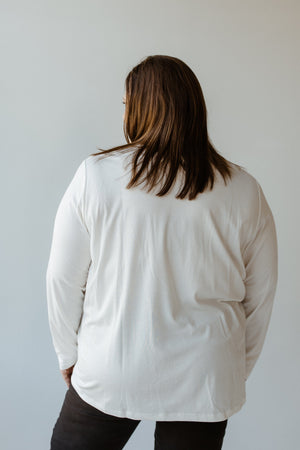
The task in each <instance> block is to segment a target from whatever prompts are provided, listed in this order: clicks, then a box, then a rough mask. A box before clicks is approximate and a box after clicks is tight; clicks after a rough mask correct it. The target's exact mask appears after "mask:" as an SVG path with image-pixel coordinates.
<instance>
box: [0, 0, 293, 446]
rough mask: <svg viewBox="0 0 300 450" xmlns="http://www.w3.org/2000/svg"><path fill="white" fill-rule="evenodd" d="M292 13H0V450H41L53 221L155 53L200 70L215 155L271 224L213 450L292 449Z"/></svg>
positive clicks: (188, 3) (142, 442) (101, 5)
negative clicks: (252, 338) (247, 372)
mask: <svg viewBox="0 0 300 450" xmlns="http://www.w3.org/2000/svg"><path fill="white" fill-rule="evenodd" d="M299 9H300V8H299V2H297V1H296V0H295V1H293V0H280V1H279V0H273V1H271V0H264V1H263V2H262V1H258V0H251V1H250V0H245V1H240V0H227V1H216V0H204V1H193V0H185V1H178V0H177V1H175V0H173V1H171V0H163V1H161V0H160V1H158V0H152V1H151V2H144V1H141V0H129V1H128V0H127V1H124V0H110V1H109V2H108V1H95V0H86V1H78V0H59V1H58V0H52V1H50V0H45V1H43V2H41V1H37V0H27V1H26V2H24V1H20V0H14V1H7V2H4V1H1V23H0V29H1V63H2V68H1V72H0V73H1V84H0V89H1V92H0V95H1V155H2V156H1V159H2V165H1V167H2V169H1V171H2V176H1V184H2V186H1V198H2V199H1V209H2V223H1V226H2V232H1V274H2V288H1V290H2V298H1V317H2V320H1V331H0V332H1V336H0V342H1V372H0V374H1V375H0V376H1V399H0V404H1V412H0V415H1V416H0V427H1V430H0V440H1V442H0V447H1V449H3V450H19V449H20V448H22V449H30V450H41V449H45V450H47V449H48V448H49V440H50V436H51V433H52V428H53V426H54V422H55V421H56V419H57V416H58V413H59V409H60V407H61V404H62V400H63V397H64V394H65V391H66V384H65V382H64V381H63V379H62V376H61V374H60V372H59V369H58V365H57V360H56V355H55V353H54V349H53V347H52V342H51V338H50V333H49V328H48V322H47V311H46V295H45V270H46V265H47V261H48V256H49V250H50V239H51V234H52V227H53V221H54V215H55V212H56V208H57V206H58V202H59V200H60V198H61V196H62V194H63V192H64V190H65V188H66V186H67V184H68V183H69V181H70V180H71V177H72V176H73V174H74V171H75V169H76V168H77V166H78V164H79V162H80V161H81V160H82V159H83V158H85V157H86V156H88V154H90V153H92V152H95V151H96V150H97V147H98V146H99V147H103V148H107V147H109V146H113V145H118V144H121V143H125V139H124V136H123V131H122V114H123V108H124V107H123V105H122V96H123V93H124V80H125V76H126V75H127V73H128V71H129V70H130V69H131V68H132V67H133V65H135V64H137V63H138V62H139V61H140V60H141V59H142V58H144V57H145V56H147V55H150V54H157V53H160V54H169V55H172V56H177V57H179V58H181V59H183V60H184V61H185V62H186V63H187V64H189V65H190V67H191V68H192V69H193V70H194V72H195V73H196V75H197V76H198V78H199V81H200V83H201V85H202V88H203V91H204V95H205V99H206V102H207V108H208V127H209V133H210V136H211V138H212V141H213V143H214V144H215V146H216V147H217V148H218V149H219V151H221V153H222V154H224V155H225V156H226V157H228V158H229V159H231V160H233V161H234V162H237V163H239V164H242V165H243V166H245V167H246V168H247V169H248V170H249V171H250V172H251V173H252V174H253V175H254V176H255V177H256V178H257V180H258V181H259V182H260V183H261V185H262V187H263V189H264V192H265V194H266V197H267V199H268V201H269V204H270V206H271V208H272V211H273V213H274V218H275V221H276V225H277V231H278V240H279V282H278V289H277V294H276V298H275V305H274V310H273V316H272V319H271V324H270V328H269V332H268V334H267V338H266V342H265V346H264V349H263V352H262V355H261V357H260V358H259V361H258V363H257V365H256V367H255V369H254V371H253V373H252V374H251V376H250V377H249V379H248V381H247V402H246V404H245V405H244V406H243V409H242V410H241V411H240V412H238V413H237V414H235V415H234V416H232V417H231V418H230V419H229V423H228V428H227V433H226V437H225V440H224V446H223V448H224V450H240V449H241V448H243V450H253V449H255V450H285V449H295V448H296V447H297V444H298V439H297V431H298V430H297V426H298V423H297V422H296V421H297V418H298V417H299V402H300V398H299V392H300V391H299V370H300V363H299V337H300V336H299V314H300V302H299V292H300V283H299V279H300V277H299V274H298V273H297V268H299V258H298V255H299V251H300V248H299V237H298V228H299V162H300V161H299V129H298V130H296V125H299V103H300V99H299V84H298V82H299V58H297V56H298V55H297V50H299V44H298V43H299V37H300V36H299V34H300V33H299V27H298V29H297V22H299V12H300V11H299ZM297 44H298V45H297ZM297 191H298V195H297ZM153 432H154V422H151V421H142V422H141V423H140V425H139V427H138V428H137V430H136V431H135V433H134V435H133V436H132V437H131V439H130V441H129V442H128V444H127V446H126V449H127V450H129V449H131V450H141V449H142V450H150V449H152V448H153Z"/></svg>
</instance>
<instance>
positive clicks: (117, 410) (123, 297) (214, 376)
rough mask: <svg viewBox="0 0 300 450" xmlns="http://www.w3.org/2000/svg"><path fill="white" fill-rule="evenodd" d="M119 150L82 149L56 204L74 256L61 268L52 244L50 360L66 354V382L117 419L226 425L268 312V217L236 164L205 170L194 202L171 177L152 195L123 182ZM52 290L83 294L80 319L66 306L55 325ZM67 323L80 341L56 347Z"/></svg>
mask: <svg viewBox="0 0 300 450" xmlns="http://www.w3.org/2000/svg"><path fill="white" fill-rule="evenodd" d="M125 158H126V157H125V156H124V154H121V153H118V154H117V155H113V156H112V155H110V156H109V157H107V158H103V159H101V160H97V159H96V158H95V157H94V156H89V157H87V158H86V159H85V160H84V161H82V163H81V164H80V166H79V168H78V170H77V171H76V174H75V176H74V178H73V180H72V182H71V183H70V185H69V188H68V190H67V192H66V194H65V196H64V198H63V199H62V202H61V204H60V208H59V209H58V212H57V216H56V229H57V230H60V229H61V230H66V229H68V230H69V234H68V239H69V241H70V248H71V249H72V250H71V252H72V261H76V264H77V265H76V267H74V266H75V264H74V266H73V268H72V270H70V269H67V267H69V266H68V265H67V263H65V267H66V271H65V272H63V267H64V261H65V260H66V259H67V258H70V255H67V254H66V252H65V250H64V252H61V253H60V250H59V249H60V245H59V237H57V238H56V239H55V240H53V243H52V258H50V261H49V266H48V272H47V278H48V283H47V286H48V287H47V289H48V298H49V315H50V326H51V327H52V332H53V339H54V345H55V346H56V350H57V353H58V356H59V360H60V366H61V367H68V365H69V364H70V362H71V361H70V360H68V357H67V355H69V354H71V353H72V352H73V355H74V362H75V360H76V364H75V367H74V371H73V374H72V384H73V386H74V388H75V389H76V391H77V392H78V393H79V394H80V396H81V397H82V398H83V399H84V400H86V401H87V402H88V403H89V404H91V405H93V406H95V407H96V408H98V409H101V410H102V411H104V412H107V413H110V414H113V415H115V416H120V417H124V416H125V417H130V418H133V419H150V420H189V421H219V420H224V419H225V418H227V417H229V416H231V415H232V414H233V413H235V412H236V411H238V410H239V409H241V407H242V405H243V404H244V403H245V400H246V397H245V381H246V379H247V378H248V375H249V373H250V371H251V370H252V368H253V366H254V364H255V361H256V360H257V358H258V356H259V353H260V351H261V348H262V345H263V340H264V337H265V333H266V329H267V325H268V321H269V317H270V313H271V309H272V301H273V298H274V292H275V286H276V280H277V246H276V231H275V225H274V220H273V216H272V212H271V210H270V208H269V205H268V203H267V201H266V199H265V196H264V194H263V191H262V189H261V186H260V185H259V183H258V182H257V181H256V179H255V178H254V177H253V176H252V175H250V174H249V173H248V172H246V171H245V170H243V169H241V168H240V167H239V166H237V165H235V164H233V163H231V166H232V170H233V172H232V178H231V179H230V180H229V181H228V182H227V184H225V183H224V181H223V178H222V176H221V175H220V174H219V173H218V172H217V171H216V179H215V184H214V187H213V189H212V190H208V189H207V190H206V191H205V192H203V193H199V194H198V196H197V198H195V199H193V200H192V201H191V200H188V199H178V198H175V195H176V193H177V192H178V189H179V188H180V181H179V180H180V178H178V180H177V181H176V184H175V186H174V187H172V189H171V190H170V191H169V193H168V194H167V195H164V196H162V197H158V196H156V195H155V193H154V192H153V193H148V192H146V191H145V190H143V189H142V187H134V188H131V189H126V185H127V183H128V180H129V175H130V174H129V171H126V169H125ZM68 205H70V206H68ZM56 234H57V236H58V235H59V232H58V233H56ZM62 234H63V233H62ZM71 244H72V245H71ZM254 259H255V261H254ZM51 261H53V264H52V263H51ZM57 261H59V264H60V270H59V271H57V273H58V275H57V276H55V272H56V267H57V264H58V263H57ZM87 271H88V277H87V283H86V285H85V278H84V276H82V274H84V273H87ZM68 286H69V288H68ZM76 288H77V291H76ZM68 289H69V290H68ZM57 292H60V293H61V295H62V296H63V295H66V296H67V295H69V297H70V295H72V296H73V297H72V298H73V299H74V304H76V303H77V305H78V309H79V308H80V304H81V302H82V301H83V316H82V321H81V323H80V324H79V323H78V316H76V315H75V314H74V317H73V318H72V313H71V315H70V317H69V323H68V324H67V326H66V327H65V330H61V328H60V327H59V323H58V321H57V322H56V319H55V317H58V316H59V314H60V308H63V306H62V305H58V304H57V303H55V296H56V295H57ZM76 293H77V294H76ZM83 293H84V299H83V296H82V294H83ZM76 296H77V297H76ZM66 304H67V301H66ZM259 310H260V316H259V318H258V316H257V314H258V311H259ZM247 316H249V318H248V319H247V320H246V317H247ZM51 318H52V319H51ZM77 326H79V332H78V349H77V344H76V343H75V336H73V338H74V346H73V347H74V348H73V349H70V348H66V347H65V344H64V342H70V336H71V335H72V333H73V330H74V329H76V327H77ZM246 326H247V327H248V330H246ZM73 334H74V333H73ZM75 350H76V351H77V350H78V355H77V353H76V352H75ZM246 350H247V351H246ZM72 362H73V361H72Z"/></svg>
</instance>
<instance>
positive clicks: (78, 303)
mask: <svg viewBox="0 0 300 450" xmlns="http://www.w3.org/2000/svg"><path fill="white" fill-rule="evenodd" d="M85 191H86V162H85V160H83V161H82V163H81V164H80V166H79V167H78V168H77V170H76V173H75V175H74V176H73V179H72V180H71V183H70V184H69V186H68V188H67V190H66V191H65V193H64V195H63V197H62V199H61V201H60V203H59V206H58V210H57V213H56V216H55V221H54V229H53V236H52V244H51V250H50V257H49V262H48V267H47V271H46V292H47V307H48V320H49V326H50V331H51V335H52V341H53V345H54V349H55V352H56V354H57V357H58V363H59V368H60V370H61V371H62V373H63V371H65V370H66V369H70V368H71V367H72V366H74V364H75V363H76V361H77V332H78V328H79V325H80V321H81V318H82V313H83V301H84V297H85V289H86V282H87V277H88V272H89V267H90V263H91V254H90V235H89V231H88V228H87V226H86V222H85V215H84V213H85Z"/></svg>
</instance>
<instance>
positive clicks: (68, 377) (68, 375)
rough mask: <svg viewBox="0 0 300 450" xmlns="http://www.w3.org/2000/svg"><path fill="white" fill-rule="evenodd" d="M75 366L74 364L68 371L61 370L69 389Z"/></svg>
mask: <svg viewBox="0 0 300 450" xmlns="http://www.w3.org/2000/svg"><path fill="white" fill-rule="evenodd" d="M74 366H75V364H73V366H71V367H69V368H68V369H63V370H61V374H62V376H63V379H64V380H65V382H66V383H67V385H68V387H70V382H71V375H72V372H73V368H74Z"/></svg>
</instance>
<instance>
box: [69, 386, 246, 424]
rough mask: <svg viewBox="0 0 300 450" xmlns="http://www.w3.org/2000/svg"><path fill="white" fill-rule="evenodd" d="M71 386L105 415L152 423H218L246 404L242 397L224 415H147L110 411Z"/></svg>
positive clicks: (146, 413) (125, 411)
mask: <svg viewBox="0 0 300 450" xmlns="http://www.w3.org/2000/svg"><path fill="white" fill-rule="evenodd" d="M71 383H72V386H73V387H74V389H75V391H76V392H77V394H78V395H79V396H80V397H81V398H82V399H83V400H84V401H85V402H86V403H88V404H89V405H91V406H93V407H94V408H96V409H98V410H100V411H102V412H104V413H105V414H110V415H114V416H116V417H124V418H125V417H126V418H128V419H133V420H153V421H163V422H168V421H169V422H171V421H192V422H193V421H196V422H220V421H222V420H226V419H228V418H229V417H230V416H232V415H233V414H235V413H237V412H238V411H240V410H241V409H242V407H243V405H244V404H245V403H246V397H244V398H243V399H242V401H241V403H239V404H238V405H237V406H235V407H233V408H231V409H229V410H227V411H226V412H224V413H220V414H203V413H197V412H195V413H180V412H178V413H175V412H174V413H173V412H172V413H165V412H160V413H148V412H133V411H130V410H128V409H122V410H117V409H112V408H106V407H103V406H102V405H100V404H99V403H98V402H95V401H94V400H93V399H91V398H90V397H89V396H88V395H86V393H85V392H82V391H81V390H80V388H79V387H78V386H77V385H76V383H74V381H73V380H72V381H71Z"/></svg>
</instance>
